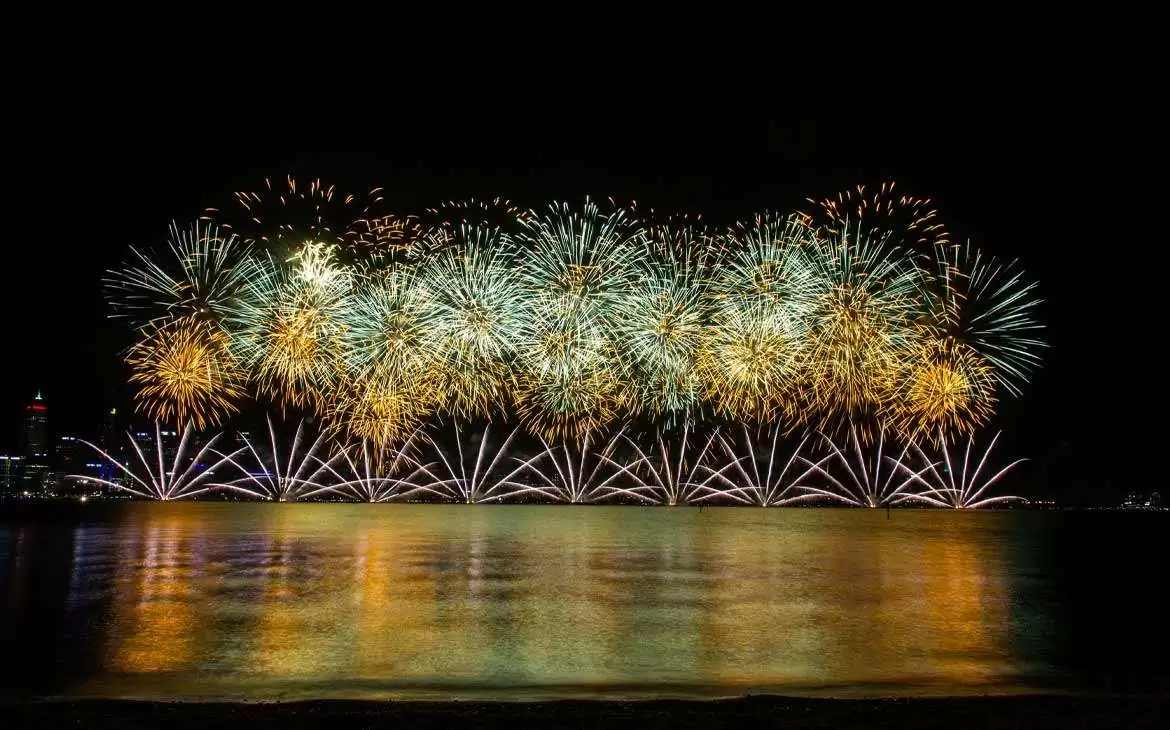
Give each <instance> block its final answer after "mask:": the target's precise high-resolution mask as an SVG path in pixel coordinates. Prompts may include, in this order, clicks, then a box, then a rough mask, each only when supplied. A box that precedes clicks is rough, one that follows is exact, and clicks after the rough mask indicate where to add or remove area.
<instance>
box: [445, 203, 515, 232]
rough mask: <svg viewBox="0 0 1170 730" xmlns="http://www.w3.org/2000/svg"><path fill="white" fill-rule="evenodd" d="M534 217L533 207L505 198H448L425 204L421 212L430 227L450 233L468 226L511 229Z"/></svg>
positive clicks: (504, 230) (498, 229)
mask: <svg viewBox="0 0 1170 730" xmlns="http://www.w3.org/2000/svg"><path fill="white" fill-rule="evenodd" d="M534 218H535V216H534V215H533V213H532V211H529V210H526V209H524V208H522V207H521V206H519V205H517V204H516V203H513V202H512V201H511V200H508V199H506V198H493V199H491V200H476V199H475V198H469V199H467V200H448V201H445V202H443V203H440V204H439V205H437V206H435V207H433V208H427V209H426V211H425V215H424V219H425V220H426V222H427V224H428V227H429V228H431V229H435V228H440V229H446V230H447V231H449V232H450V233H452V234H454V233H455V231H456V230H458V229H459V228H463V227H467V226H470V227H473V228H486V229H488V230H496V231H501V232H504V233H512V232H514V231H515V230H517V229H518V228H519V227H521V226H523V225H525V224H527V223H531V222H532V221H533V219H534Z"/></svg>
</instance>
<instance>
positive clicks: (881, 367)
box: [802, 226, 923, 440]
mask: <svg viewBox="0 0 1170 730" xmlns="http://www.w3.org/2000/svg"><path fill="white" fill-rule="evenodd" d="M825 234H826V235H825V237H823V238H818V239H817V246H816V248H815V250H809V251H808V252H807V253H806V256H807V257H808V260H809V262H810V263H809V269H810V272H811V274H812V276H813V278H814V281H815V284H814V292H813V295H812V296H811V301H810V303H809V311H808V320H807V321H808V324H807V330H806V349H805V351H804V352H803V364H802V366H803V373H802V376H803V379H804V383H803V385H804V387H803V388H802V396H803V397H804V398H806V399H807V401H808V405H809V406H811V407H812V408H814V409H816V410H817V411H819V412H820V417H819V423H818V424H817V425H818V428H819V429H820V430H823V431H829V432H836V431H839V430H841V429H842V428H843V426H844V425H845V424H846V423H849V422H851V421H852V422H855V423H857V422H864V421H863V419H866V418H867V417H868V416H871V415H872V414H873V413H874V412H875V411H876V410H877V409H879V408H881V406H882V405H883V404H884V403H886V401H887V400H888V399H889V398H891V397H892V395H893V392H894V387H895V382H896V378H897V373H898V369H899V366H900V365H901V362H902V357H903V353H905V352H907V351H913V347H914V345H915V344H916V342H917V338H918V330H917V328H916V327H915V325H916V324H917V322H918V319H919V316H920V312H921V310H920V304H921V302H922V291H923V283H922V273H921V271H920V270H919V269H918V268H917V267H915V266H912V265H910V264H909V263H908V262H906V261H905V260H904V259H903V258H902V257H900V256H898V249H896V248H892V247H890V246H889V245H887V244H886V242H885V241H881V240H874V239H873V238H871V237H869V236H866V235H863V234H861V233H860V232H859V231H858V230H856V229H853V230H852V231H851V230H850V229H849V228H847V227H845V226H842V227H841V228H839V229H835V230H828V231H825ZM861 433H862V436H863V438H866V439H867V440H868V438H869V436H870V435H871V434H870V431H869V429H868V428H863V429H862V431H861Z"/></svg>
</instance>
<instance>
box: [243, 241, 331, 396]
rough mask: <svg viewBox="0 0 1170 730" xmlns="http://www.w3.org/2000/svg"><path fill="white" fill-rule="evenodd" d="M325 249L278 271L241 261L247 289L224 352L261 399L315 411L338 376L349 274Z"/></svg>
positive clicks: (313, 247) (310, 249) (312, 249)
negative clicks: (249, 376) (251, 376)
mask: <svg viewBox="0 0 1170 730" xmlns="http://www.w3.org/2000/svg"><path fill="white" fill-rule="evenodd" d="M333 256H334V248H333V247H332V246H329V245H327V244H321V243H309V244H306V245H304V246H303V247H302V248H301V249H300V250H299V251H298V252H297V254H295V255H294V256H293V257H292V258H290V259H289V260H288V261H287V262H285V263H286V264H291V266H282V265H280V264H279V263H278V262H276V261H275V260H273V259H272V258H271V257H270V256H267V255H265V256H257V257H255V258H252V259H249V261H248V273H247V283H246V284H245V286H244V288H243V291H242V292H241V295H240V296H239V297H238V298H237V299H236V302H235V306H234V307H233V311H232V313H231V314H230V315H229V317H228V322H229V323H230V326H231V331H232V332H233V334H234V335H235V336H234V338H233V342H232V351H233V353H234V354H236V355H237V356H238V357H239V358H240V360H242V361H243V362H244V363H245V365H246V366H248V367H249V368H251V369H253V371H254V372H255V373H256V382H257V385H258V387H259V390H260V392H261V393H263V394H265V395H268V396H270V397H272V398H273V399H275V400H276V401H277V402H278V403H281V404H284V403H290V404H292V405H294V406H296V407H301V408H308V409H311V410H314V411H320V410H322V409H323V408H324V404H325V403H326V402H327V400H328V398H327V396H328V395H329V394H330V393H331V392H332V391H333V390H334V387H335V384H336V378H337V375H338V373H339V371H340V368H339V365H340V357H341V352H340V345H341V335H342V332H343V321H342V318H343V317H344V315H345V313H346V312H347V311H348V307H347V302H346V300H347V298H348V296H349V294H350V290H351V286H352V279H351V275H350V273H349V272H348V271H347V270H346V269H345V268H343V267H340V266H338V265H336V264H335V263H334V261H333Z"/></svg>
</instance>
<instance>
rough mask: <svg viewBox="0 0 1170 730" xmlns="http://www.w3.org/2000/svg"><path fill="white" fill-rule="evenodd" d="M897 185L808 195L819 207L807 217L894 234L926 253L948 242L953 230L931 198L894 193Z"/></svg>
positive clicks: (816, 221)
mask: <svg viewBox="0 0 1170 730" xmlns="http://www.w3.org/2000/svg"><path fill="white" fill-rule="evenodd" d="M896 187H897V185H896V184H895V183H894V182H892V181H891V182H885V183H882V184H881V185H880V186H878V187H875V188H870V190H869V192H866V186H865V185H858V186H857V187H856V188H854V189H852V190H845V191H843V192H841V193H838V194H837V195H835V196H833V197H831V198H825V199H824V200H820V201H816V200H813V199H812V198H808V201H809V202H810V203H813V204H814V205H816V206H817V210H816V212H815V213H814V214H813V215H810V216H807V219H808V220H809V221H810V223H813V224H814V225H815V224H824V225H828V226H829V227H830V228H837V227H840V226H841V225H842V224H850V225H852V226H853V227H861V228H862V229H863V230H866V231H869V232H871V233H872V234H875V235H877V236H881V235H888V236H892V237H893V239H894V243H897V244H899V245H901V246H906V247H908V248H910V249H912V250H915V251H917V252H919V253H923V254H926V255H929V254H930V252H931V251H932V250H933V249H934V247H935V246H944V247H945V246H947V245H949V243H950V233H949V232H948V231H947V227H946V225H945V224H943V222H942V221H941V220H940V219H939V214H938V210H937V209H936V208H935V207H934V203H933V202H932V201H931V200H930V198H918V197H915V196H913V195H906V194H904V193H902V192H895V188H896Z"/></svg>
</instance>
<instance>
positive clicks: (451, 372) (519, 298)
mask: <svg viewBox="0 0 1170 730" xmlns="http://www.w3.org/2000/svg"><path fill="white" fill-rule="evenodd" d="M456 241H457V242H458V244H459V245H458V246H457V247H455V248H451V249H448V250H446V251H444V252H442V253H440V254H438V255H437V256H436V257H435V258H434V259H433V260H432V261H431V262H430V263H428V264H427V266H426V267H425V269H424V274H423V276H424V278H425V281H426V282H427V283H426V284H425V285H424V288H425V289H426V290H427V291H429V292H430V300H429V302H428V305H429V306H428V316H427V322H426V324H427V328H426V333H427V338H426V341H427V346H426V347H427V351H428V353H429V354H430V356H431V357H433V358H434V362H435V365H436V367H438V368H439V370H440V371H441V385H440V389H441V392H442V393H443V396H444V403H443V406H444V408H445V409H446V410H447V412H449V413H452V414H454V415H456V416H458V417H461V418H464V419H473V418H475V417H477V416H484V417H490V416H491V415H492V413H493V412H497V411H500V410H502V409H503V407H504V406H505V405H506V404H507V402H508V397H509V395H510V393H511V392H512V390H513V387H514V378H513V375H512V372H511V362H510V361H511V359H512V353H513V348H514V346H515V343H516V341H517V339H518V338H519V333H520V328H521V322H522V321H523V319H524V307H523V303H524V292H523V289H522V286H521V282H520V279H519V277H518V276H517V274H516V268H515V262H514V256H513V255H512V252H511V251H510V250H509V249H508V248H506V247H505V246H504V245H503V243H502V242H501V240H500V238H499V235H498V234H497V233H496V232H495V231H491V230H486V229H481V228H469V227H466V226H465V227H462V228H460V229H459V231H458V233H457V234H456Z"/></svg>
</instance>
